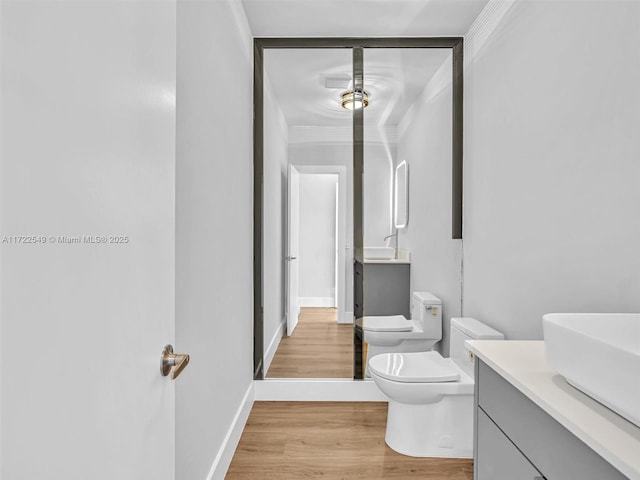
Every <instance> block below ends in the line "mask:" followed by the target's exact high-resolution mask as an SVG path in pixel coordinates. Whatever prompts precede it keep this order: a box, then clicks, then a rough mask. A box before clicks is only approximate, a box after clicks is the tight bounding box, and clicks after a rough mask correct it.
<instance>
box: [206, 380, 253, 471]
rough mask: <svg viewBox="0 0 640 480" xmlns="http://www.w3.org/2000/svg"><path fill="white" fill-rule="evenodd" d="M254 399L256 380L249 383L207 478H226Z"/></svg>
mask: <svg viewBox="0 0 640 480" xmlns="http://www.w3.org/2000/svg"><path fill="white" fill-rule="evenodd" d="M254 399H255V381H253V382H252V383H251V384H250V385H249V388H248V389H247V392H246V393H245V394H244V397H243V398H242V401H241V402H240V406H239V407H238V410H237V411H236V414H235V416H234V417H233V420H232V422H231V426H230V427H229V430H227V434H226V435H225V436H224V440H223V441H222V445H221V447H220V450H218V454H217V455H216V458H215V460H214V461H213V465H211V469H210V470H209V475H207V480H224V477H225V475H226V474H227V470H229V465H231V460H232V459H233V454H234V453H235V451H236V448H237V447H238V442H240V437H241V436H242V431H243V430H244V426H245V424H246V423H247V420H248V418H249V413H251V407H253V402H254Z"/></svg>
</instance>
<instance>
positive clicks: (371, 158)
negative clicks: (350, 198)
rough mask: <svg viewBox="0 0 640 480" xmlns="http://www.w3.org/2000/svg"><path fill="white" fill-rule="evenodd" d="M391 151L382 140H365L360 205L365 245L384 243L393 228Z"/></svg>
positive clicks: (392, 168) (392, 158) (392, 149)
mask: <svg viewBox="0 0 640 480" xmlns="http://www.w3.org/2000/svg"><path fill="white" fill-rule="evenodd" d="M395 153H396V145H395V144H390V145H387V148H385V146H384V145H383V144H375V143H365V147H364V175H363V179H362V185H363V205H362V209H363V216H364V219H363V227H364V230H363V231H364V245H365V246H367V247H374V246H383V245H385V241H384V237H386V236H387V235H389V234H391V233H392V232H393V229H392V223H391V222H392V219H391V204H392V198H391V192H392V190H393V183H392V179H393V172H394V166H393V163H394V156H395ZM352 155H353V154H352Z"/></svg>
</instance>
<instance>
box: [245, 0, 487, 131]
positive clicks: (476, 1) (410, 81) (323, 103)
mask: <svg viewBox="0 0 640 480" xmlns="http://www.w3.org/2000/svg"><path fill="white" fill-rule="evenodd" d="M241 1H242V4H243V6H244V9H245V11H246V14H247V18H248V21H249V25H250V27H251V31H252V33H253V35H254V36H256V37H335V36H338V37H359V36H361V37H384V36H395V37H412V36H419V37H433V36H462V35H464V34H465V33H466V32H467V31H468V29H469V27H470V26H471V24H472V23H473V21H474V20H475V19H476V17H477V16H478V15H479V13H480V12H481V11H482V9H483V8H484V7H485V5H486V4H487V3H488V0H241ZM449 52H450V51H449V50H448V49H443V50H433V49H367V50H365V57H364V60H365V63H364V76H365V89H366V90H367V91H368V92H369V93H370V96H371V97H370V98H371V104H370V106H369V107H368V108H367V109H366V110H365V121H366V122H367V123H372V122H375V123H376V124H377V125H394V124H397V122H398V121H399V120H400V119H401V118H402V116H403V115H404V113H405V112H406V110H407V109H408V107H409V106H410V105H411V103H412V102H413V101H414V100H415V99H416V97H417V96H418V95H419V94H420V92H422V90H423V89H424V87H425V86H426V85H427V83H428V81H429V79H430V78H431V77H432V76H433V74H434V73H435V72H436V70H437V69H438V68H439V67H440V65H442V63H443V62H444V61H445V59H446V58H447V55H448V54H449ZM351 70H352V66H351V51H350V50H348V49H326V50H317V49H314V50H275V49H272V50H266V51H265V72H266V74H267V76H268V77H269V78H270V80H271V83H272V89H273V91H274V93H275V96H276V97H277V101H278V104H279V106H280V108H281V109H282V111H283V113H284V115H285V118H286V120H287V123H288V124H289V125H290V126H295V125H325V126H326V125H332V126H334V127H335V126H336V125H344V126H345V128H347V127H348V126H350V125H351V115H350V114H349V112H348V111H346V110H344V109H342V108H340V106H339V103H338V101H339V100H338V99H339V95H340V93H341V92H342V91H344V90H345V89H346V88H347V87H346V85H345V87H344V88H335V89H327V88H325V86H324V84H325V77H326V76H344V77H345V78H346V77H350V76H351Z"/></svg>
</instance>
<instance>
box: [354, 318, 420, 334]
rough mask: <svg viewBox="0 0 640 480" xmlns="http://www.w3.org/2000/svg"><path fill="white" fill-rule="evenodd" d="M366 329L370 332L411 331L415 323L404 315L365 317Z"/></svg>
mask: <svg viewBox="0 0 640 480" xmlns="http://www.w3.org/2000/svg"><path fill="white" fill-rule="evenodd" d="M362 325H363V328H364V330H368V331H370V332H409V331H411V330H413V324H412V323H411V321H410V320H407V319H406V318H405V317H404V316H403V315H389V316H379V317H378V316H376V317H363V321H362Z"/></svg>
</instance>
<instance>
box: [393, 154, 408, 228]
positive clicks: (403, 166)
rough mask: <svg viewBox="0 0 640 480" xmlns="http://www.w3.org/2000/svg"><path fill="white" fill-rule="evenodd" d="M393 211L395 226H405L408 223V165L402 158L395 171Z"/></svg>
mask: <svg viewBox="0 0 640 480" xmlns="http://www.w3.org/2000/svg"><path fill="white" fill-rule="evenodd" d="M395 177H396V178H395V187H394V190H395V211H394V215H393V217H394V224H395V227H396V228H405V227H406V226H407V224H408V223H409V165H408V164H407V162H406V161H405V160H403V161H402V162H401V163H400V164H399V165H398V166H397V167H396V173H395Z"/></svg>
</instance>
